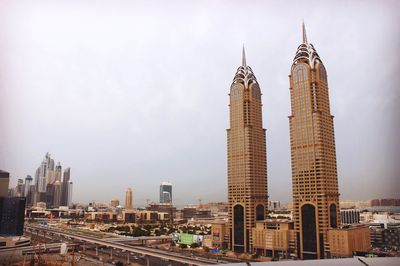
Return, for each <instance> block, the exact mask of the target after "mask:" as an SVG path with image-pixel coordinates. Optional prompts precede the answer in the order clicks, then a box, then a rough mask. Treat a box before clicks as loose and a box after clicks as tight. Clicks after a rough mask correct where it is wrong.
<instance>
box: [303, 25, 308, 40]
mask: <svg viewBox="0 0 400 266" xmlns="http://www.w3.org/2000/svg"><path fill="white" fill-rule="evenodd" d="M303 43H307V44H308V42H307V33H306V25H305V24H304V20H303Z"/></svg>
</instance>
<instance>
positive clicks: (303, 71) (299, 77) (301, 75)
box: [292, 64, 307, 82]
mask: <svg viewBox="0 0 400 266" xmlns="http://www.w3.org/2000/svg"><path fill="white" fill-rule="evenodd" d="M292 76H293V77H294V78H293V80H294V82H299V81H304V80H306V79H307V66H306V65H305V64H298V65H297V66H296V67H295V68H294V69H293V71H292Z"/></svg>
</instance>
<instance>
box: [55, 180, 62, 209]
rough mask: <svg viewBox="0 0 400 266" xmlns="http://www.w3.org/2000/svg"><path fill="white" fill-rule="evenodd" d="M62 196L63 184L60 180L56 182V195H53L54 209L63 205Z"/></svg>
mask: <svg viewBox="0 0 400 266" xmlns="http://www.w3.org/2000/svg"><path fill="white" fill-rule="evenodd" d="M61 194H62V183H61V181H60V180H56V181H55V182H54V194H53V207H54V208H58V207H60V204H61Z"/></svg>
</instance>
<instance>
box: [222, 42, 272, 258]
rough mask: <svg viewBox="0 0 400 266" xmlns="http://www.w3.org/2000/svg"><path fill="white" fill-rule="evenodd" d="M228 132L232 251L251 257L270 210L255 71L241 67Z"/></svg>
mask: <svg viewBox="0 0 400 266" xmlns="http://www.w3.org/2000/svg"><path fill="white" fill-rule="evenodd" d="M229 98H230V104H229V107H230V108H229V109H230V128H229V129H228V130H227V131H228V156H227V157H228V216H229V231H230V241H229V248H230V249H231V250H232V251H234V252H239V253H243V252H245V253H249V252H251V250H252V248H251V246H252V238H251V232H252V228H253V227H254V226H255V222H256V221H257V220H264V219H265V217H266V212H267V208H268V196H267V159H266V141H265V135H266V134H265V129H264V128H263V125H262V110H261V109H262V103H261V91H260V87H259V84H258V82H257V79H256V77H255V76H254V74H253V71H252V69H251V68H250V67H249V66H248V65H247V64H246V57H245V52H244V48H243V55H242V65H241V66H240V67H239V68H238V70H237V72H236V75H235V77H234V79H233V82H232V85H231V88H230V93H229Z"/></svg>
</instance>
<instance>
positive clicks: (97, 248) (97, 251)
mask: <svg viewBox="0 0 400 266" xmlns="http://www.w3.org/2000/svg"><path fill="white" fill-rule="evenodd" d="M96 256H99V246H98V245H96Z"/></svg>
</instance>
